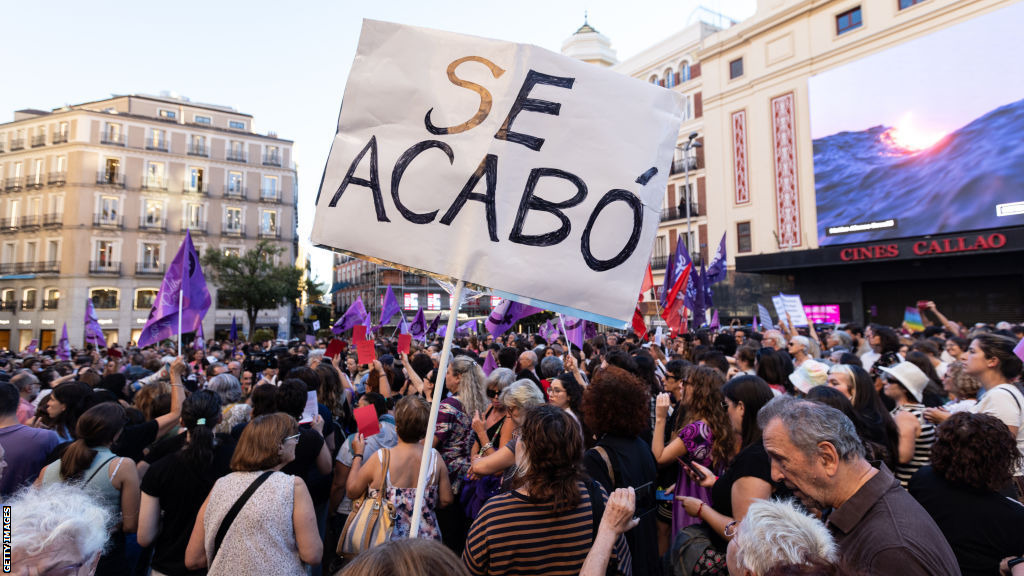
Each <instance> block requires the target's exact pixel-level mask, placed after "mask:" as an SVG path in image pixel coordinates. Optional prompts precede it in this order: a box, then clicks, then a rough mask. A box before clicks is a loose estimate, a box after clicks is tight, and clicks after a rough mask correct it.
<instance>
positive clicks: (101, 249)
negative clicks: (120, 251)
mask: <svg viewBox="0 0 1024 576" xmlns="http://www.w3.org/2000/svg"><path fill="white" fill-rule="evenodd" d="M95 264H96V268H113V267H114V264H115V262H114V242H113V241H112V240H97V241H96V252H95Z"/></svg>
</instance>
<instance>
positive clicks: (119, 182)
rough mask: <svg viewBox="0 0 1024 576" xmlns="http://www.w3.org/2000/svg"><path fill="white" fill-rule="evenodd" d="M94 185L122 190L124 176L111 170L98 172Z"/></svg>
mask: <svg viewBox="0 0 1024 576" xmlns="http://www.w3.org/2000/svg"><path fill="white" fill-rule="evenodd" d="M96 184H97V185H99V186H113V187H115V188H124V174H120V173H118V172H115V171H112V170H100V171H99V172H97V173H96Z"/></svg>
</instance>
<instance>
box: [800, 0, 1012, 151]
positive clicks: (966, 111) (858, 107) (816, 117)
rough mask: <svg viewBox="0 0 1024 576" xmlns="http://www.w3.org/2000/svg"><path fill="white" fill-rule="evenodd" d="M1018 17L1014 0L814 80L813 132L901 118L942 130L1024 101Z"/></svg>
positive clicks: (895, 122)
mask: <svg viewBox="0 0 1024 576" xmlns="http://www.w3.org/2000/svg"><path fill="white" fill-rule="evenodd" d="M1022 22H1024V2H1019V3H1016V4H1012V5H1010V6H1008V7H1006V8H1003V9H1000V10H996V11H995V12H990V13H988V14H984V15H982V16H978V17H976V18H973V19H971V20H968V21H966V22H963V23H961V24H958V25H957V26H953V27H950V28H946V29H944V30H940V31H938V32H935V33H934V34H929V35H927V36H924V37H922V38H918V39H916V40H912V41H909V42H906V43H903V44H900V45H897V46H896V47H894V48H890V49H889V50H886V51H884V52H879V53H876V54H873V55H871V56H868V57H866V58H863V59H861V60H857V61H855V62H852V63H850V64H848V65H846V66H842V67H839V68H836V69H833V70H829V71H828V72H824V73H822V74H818V75H817V76H814V77H812V78H811V79H810V81H809V83H808V88H809V93H810V107H811V137H812V138H815V139H817V138H822V137H824V136H829V135H831V134H835V133H837V132H841V131H844V130H845V131H860V130H864V129H866V128H871V127H873V126H878V125H884V126H890V127H892V126H899V125H900V124H901V123H906V122H910V123H911V124H912V126H913V129H914V130H917V131H924V132H931V133H936V134H947V133H949V132H952V131H954V130H956V129H958V128H960V127H962V126H964V125H965V124H968V123H970V122H971V121H972V120H974V119H976V118H978V117H979V116H982V115H984V114H985V113H986V112H989V111H990V110H993V109H995V108H998V107H1000V106H1003V105H1005V104H1010V103H1012V102H1016V101H1018V100H1020V99H1021V98H1024V74H1021V73H1020V63H1019V58H1020V55H1021V54H1024V35H1022V34H1021V33H1020V27H1021V23H1022ZM865 102H869V103H870V105H868V106H865V105H864V103H865ZM908 114H909V115H910V116H909V118H908V116H907V115H908Z"/></svg>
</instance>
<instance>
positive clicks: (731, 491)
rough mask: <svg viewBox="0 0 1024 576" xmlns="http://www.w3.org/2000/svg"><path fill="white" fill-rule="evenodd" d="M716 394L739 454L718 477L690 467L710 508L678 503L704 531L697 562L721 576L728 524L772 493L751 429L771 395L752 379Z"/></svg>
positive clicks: (694, 501)
mask: <svg viewBox="0 0 1024 576" xmlns="http://www.w3.org/2000/svg"><path fill="white" fill-rule="evenodd" d="M722 394H723V395H724V396H725V402H724V404H725V410H726V412H727V413H728V416H729V422H730V424H731V426H732V431H733V434H734V439H735V440H736V441H738V442H739V444H740V451H739V453H738V454H737V455H736V457H735V458H733V459H732V461H731V462H729V464H728V466H727V467H726V470H725V472H724V473H723V474H722V475H721V476H720V477H718V476H715V474H714V472H713V471H712V470H711V469H710V468H707V467H706V466H702V465H700V464H699V463H697V462H694V463H693V465H694V466H695V467H696V468H697V469H698V470H700V471H701V473H702V474H703V475H704V479H703V480H700V481H699V484H700V485H701V486H703V487H704V488H709V489H710V490H711V502H712V503H713V504H714V507H712V506H711V505H709V504H708V503H707V502H705V501H703V500H701V499H700V498H693V497H690V496H682V497H681V498H682V502H683V507H684V508H685V511H686V513H687V514H689V515H690V516H693V517H695V518H698V519H700V520H701V521H703V522H704V523H705V524H706V525H707V528H709V529H710V532H711V541H712V544H713V546H712V547H711V548H708V550H706V551H705V553H704V556H703V557H702V558H701V559H700V561H699V562H700V563H701V564H703V565H704V568H705V570H706V571H707V573H724V571H725V549H726V544H727V541H728V540H729V539H730V538H731V537H732V535H733V533H732V532H731V531H729V530H727V527H728V525H729V523H730V522H732V521H734V520H735V521H737V522H738V521H742V520H743V517H744V516H746V513H747V508H748V507H749V506H750V505H751V504H752V503H753V502H754V501H756V500H765V499H767V498H769V497H771V495H772V492H773V487H772V464H771V460H770V459H769V457H768V453H767V452H766V451H765V449H764V444H762V442H761V428H760V427H758V425H757V412H758V411H759V410H760V409H761V408H762V407H763V406H764V405H765V404H767V403H768V402H769V401H771V399H772V398H773V397H774V394H773V393H772V389H771V388H769V387H768V384H767V383H766V382H765V381H764V380H762V379H760V378H758V377H757V376H738V377H736V378H733V379H732V380H730V381H728V382H726V383H725V386H723V387H722ZM673 561H678V559H677V558H674V559H673ZM687 568H692V567H687Z"/></svg>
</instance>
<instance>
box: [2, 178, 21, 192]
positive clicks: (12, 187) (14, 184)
mask: <svg viewBox="0 0 1024 576" xmlns="http://www.w3.org/2000/svg"><path fill="white" fill-rule="evenodd" d="M24 186H25V177H24V176H15V177H13V178H8V179H7V180H6V182H5V183H4V190H6V191H8V192H17V191H18V190H21V189H22V188H23V187H24Z"/></svg>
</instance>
